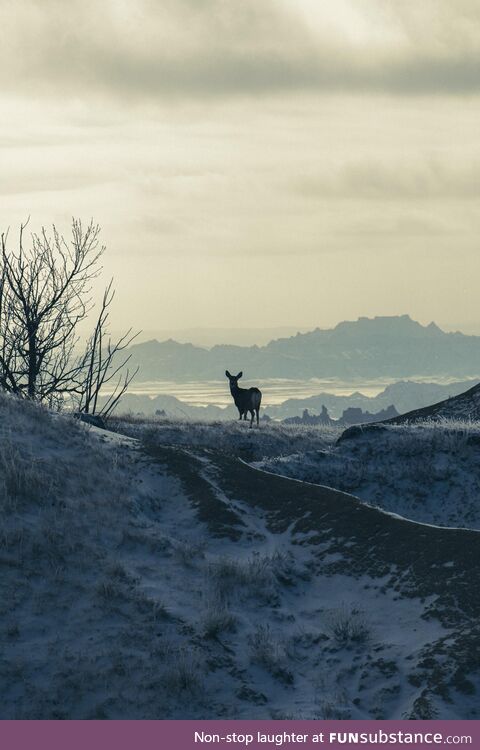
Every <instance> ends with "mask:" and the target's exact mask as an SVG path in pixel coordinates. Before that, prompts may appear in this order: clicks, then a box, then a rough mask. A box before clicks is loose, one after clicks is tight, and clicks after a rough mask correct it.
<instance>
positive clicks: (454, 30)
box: [0, 0, 480, 343]
mask: <svg viewBox="0 0 480 750" xmlns="http://www.w3.org/2000/svg"><path fill="white" fill-rule="evenodd" d="M2 27H3V30H4V38H5V44H4V45H2V48H1V50H0V62H1V66H0V80H1V83H2V92H1V95H0V96H1V102H2V113H3V117H2V122H1V123H0V147H1V150H2V185H1V192H2V208H3V211H2V227H1V230H2V231H4V230H5V229H6V228H7V226H10V227H11V233H10V241H11V242H12V243H13V238H14V235H15V230H16V227H18V225H19V223H20V222H21V221H22V220H25V219H26V218H27V216H29V215H30V216H31V220H30V225H29V226H30V228H31V229H32V230H36V229H39V228H40V227H41V226H42V225H47V226H48V225H50V224H52V223H55V224H57V225H58V227H59V228H60V230H61V231H62V232H64V233H65V234H68V231H69V222H70V217H71V216H72V215H73V216H79V217H81V218H83V219H84V220H86V221H87V220H88V219H89V218H90V217H94V219H95V220H96V221H98V222H99V223H100V224H101V226H102V228H103V229H102V241H103V242H104V243H105V244H106V245H107V253H106V255H105V258H104V266H105V269H104V276H103V279H104V281H106V280H107V279H108V278H109V277H110V276H111V275H114V276H115V283H116V287H117V296H116V299H115V303H114V307H113V309H112V325H113V327H114V328H115V329H119V328H123V327H129V326H133V327H134V328H140V329H143V330H160V331H184V330H185V329H187V330H191V329H192V328H201V329H204V330H206V329H211V328H217V329H218V328H222V329H223V330H228V329H230V330H233V329H234V328H242V329H250V331H251V332H252V334H251V335H253V336H260V338H261V336H262V335H263V334H261V333H258V330H257V333H255V332H254V329H255V330H256V329H260V331H262V330H263V331H265V329H277V328H287V329H288V328H292V327H293V328H294V327H295V326H296V325H298V323H302V322H303V321H306V324H305V325H301V326H300V329H304V330H311V329H312V328H315V327H317V326H318V327H321V328H329V327H332V326H333V325H335V324H336V323H338V322H339V321H341V320H355V319H356V318H358V317H359V316H368V317H374V316H375V315H397V314H404V313H405V312H408V313H409V314H410V315H411V317H412V318H414V319H415V320H418V321H420V322H422V324H427V323H428V322H430V321H432V320H434V321H435V322H436V323H437V324H438V325H439V326H440V327H442V328H444V329H445V330H457V329H459V330H462V331H463V332H470V333H473V332H480V312H479V311H477V309H476V308H475V306H474V305H473V304H472V302H473V300H474V299H476V297H477V286H478V279H479V277H480V259H479V253H478V237H479V234H480V233H479V225H480V215H479V212H478V205H477V204H478V197H479V185H480V180H479V174H480V141H479V139H478V122H479V118H480V97H479V94H480V77H479V76H478V70H479V65H480V7H479V5H478V3H476V2H475V0H455V1H454V0H424V2H423V3H421V4H420V3H418V2H416V1H414V0H404V2H401V3H385V2H382V1H381V0H362V2H360V1H359V0H338V1H337V2H336V3H322V4H320V3H318V2H314V0H276V1H275V2H274V1H273V0H261V1H259V0H242V2H238V3H234V2H224V1H222V0H204V2H201V3H200V2H198V1H194V0H166V2H164V3H161V4H159V3H156V2H154V1H153V0H107V1H106V2H104V3H101V4H99V3H93V0H82V2H80V0H69V2H68V3H61V2H59V1H58V0H44V2H42V3H41V4H39V3H37V2H34V0H21V2H18V3H9V4H4V7H3V8H2ZM97 291H98V290H97ZM291 321H293V326H292V324H291ZM457 321H459V322H457ZM202 335H205V333H204V334H202ZM238 335H239V334H238ZM242 335H243V334H242ZM249 335H250V334H249ZM259 340H260V339H259ZM252 343H256V341H253V342H252Z"/></svg>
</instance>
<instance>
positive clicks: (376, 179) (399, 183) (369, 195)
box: [290, 157, 480, 201]
mask: <svg viewBox="0 0 480 750" xmlns="http://www.w3.org/2000/svg"><path fill="white" fill-rule="evenodd" d="M290 187H293V190H294V191H295V192H297V193H299V194H300V195H302V196H304V197H311V198H315V199H316V198H319V197H328V198H338V199H340V198H347V199H352V198H354V199H358V200H382V201H391V200H394V201H398V200H403V201H405V200H407V201H422V200H432V199H433V200H438V199H457V200H462V201H463V200H469V199H474V200H475V199H478V198H479V196H480V162H474V163H473V164H472V163H470V164H450V163H448V162H447V163H445V162H439V161H436V160H433V159H423V160H421V161H420V162H418V160H417V162H416V163H412V162H410V163H408V162H407V163H405V162H400V161H395V160H392V158H391V157H390V159H389V161H388V162H387V163H385V162H379V161H374V160H370V161H352V162H350V163H348V164H346V165H344V166H340V167H339V168H338V169H337V170H336V172H335V173H334V174H325V173H323V172H322V173H320V174H319V173H315V172H312V171H310V172H309V173H308V174H304V175H301V176H298V177H293V178H292V179H291V183H290Z"/></svg>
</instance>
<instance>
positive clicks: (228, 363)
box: [129, 315, 480, 382]
mask: <svg viewBox="0 0 480 750" xmlns="http://www.w3.org/2000/svg"><path fill="white" fill-rule="evenodd" d="M129 353H130V354H131V355H132V360H131V363H132V364H133V365H135V366H136V365H138V366H139V368H140V371H139V375H138V380H142V381H146V380H175V381H177V382H182V381H192V380H197V381H201V380H218V379H220V378H222V377H223V374H224V372H225V369H229V370H231V371H232V372H234V371H239V370H243V372H244V373H245V375H246V377H248V378H249V379H255V380H259V379H261V378H293V379H295V378H298V379H307V378H325V377H338V378H339V379H342V380H359V379H362V378H377V377H378V378H381V377H393V378H399V379H401V378H412V377H415V376H417V377H418V376H423V377H424V376H428V377H441V376H443V377H444V376H451V377H477V376H479V375H480V336H466V335H464V334H463V333H459V332H456V333H446V332H445V331H442V330H441V329H440V328H439V327H438V326H437V325H436V324H435V323H430V325H428V326H422V325H421V324H420V323H417V322H416V321H414V320H412V319H411V318H410V316H408V315H401V316H393V317H376V318H359V319H358V320H357V321H354V322H347V321H345V322H343V323H339V324H338V325H337V326H335V328H332V329H328V330H321V329H319V328H316V329H315V330H314V331H311V332H309V333H297V334H296V335H295V336H291V337H289V338H280V339H276V340H274V341H271V342H270V343H269V344H267V345H265V346H233V345H224V344H221V345H217V346H213V347H212V348H211V349H207V348H203V347H199V346H194V345H193V344H180V343H178V342H176V341H173V340H172V339H169V340H168V341H163V342H159V341H156V340H152V341H146V342H144V343H140V344H136V345H133V346H132V347H131V348H130V349H129Z"/></svg>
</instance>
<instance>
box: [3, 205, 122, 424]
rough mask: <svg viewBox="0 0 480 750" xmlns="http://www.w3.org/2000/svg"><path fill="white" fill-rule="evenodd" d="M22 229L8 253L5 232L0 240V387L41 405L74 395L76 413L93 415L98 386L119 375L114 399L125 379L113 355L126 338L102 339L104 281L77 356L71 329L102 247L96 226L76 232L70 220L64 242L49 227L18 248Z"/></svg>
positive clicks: (78, 226) (87, 304) (85, 303)
mask: <svg viewBox="0 0 480 750" xmlns="http://www.w3.org/2000/svg"><path fill="white" fill-rule="evenodd" d="M27 223H28V222H27ZM26 225H27V224H22V225H21V228H20V235H19V242H18V250H17V251H10V250H9V249H8V244H7V242H8V233H7V234H2V235H1V256H0V387H1V388H3V389H4V390H8V391H10V392H12V393H16V394H18V395H20V396H24V397H28V398H30V399H34V400H38V401H47V402H49V403H52V402H54V401H58V400H62V399H64V398H68V397H70V398H75V399H76V400H77V401H79V402H80V403H81V408H83V409H84V410H86V411H93V412H95V410H96V407H97V403H98V397H99V393H100V389H101V388H102V387H105V386H106V385H107V383H109V382H110V381H111V380H112V378H114V377H120V380H119V384H118V387H117V389H116V390H115V391H114V393H115V396H114V398H115V397H116V394H118V392H119V390H122V388H123V391H122V393H123V392H124V391H125V390H126V388H127V387H128V385H129V383H130V381H131V378H132V377H133V375H132V376H130V374H129V373H128V372H127V373H125V371H124V367H125V365H126V363H127V361H128V359H129V358H127V359H126V360H125V359H124V360H118V356H117V355H118V354H119V353H120V352H121V351H123V349H125V348H126V347H127V346H128V344H129V343H131V341H132V340H133V338H134V336H132V335H131V331H128V332H127V334H125V336H124V337H122V338H121V339H120V340H119V341H118V342H116V343H115V344H112V343H111V341H110V340H108V341H105V339H106V333H105V325H106V322H107V319H108V307H109V305H110V303H111V301H112V299H113V296H114V292H113V289H112V282H110V284H109V285H108V287H107V289H106V291H105V295H104V298H103V304H102V307H101V311H100V314H99V317H98V319H97V323H96V326H95V329H94V333H93V335H92V337H91V339H90V340H89V342H88V344H87V349H86V352H85V354H84V355H83V356H80V357H78V354H77V347H78V344H79V337H78V334H77V330H78V325H79V323H81V322H82V321H84V319H85V318H86V317H87V315H88V313H89V312H90V311H91V309H92V300H91V289H92V282H93V280H94V279H95V278H96V277H97V276H98V274H99V273H100V271H101V265H100V258H101V256H102V254H103V252H104V250H105V248H104V246H102V245H100V243H99V233H100V228H99V226H98V225H97V224H94V223H93V221H91V222H90V223H89V224H88V225H87V226H86V227H83V225H82V223H81V221H79V220H76V219H74V220H73V222H72V236H71V240H70V242H69V243H67V242H66V240H65V239H64V238H63V237H62V235H60V234H59V232H58V231H57V229H56V228H55V226H54V227H53V231H52V234H51V235H48V234H47V232H46V230H45V229H42V231H41V233H40V234H32V235H31V246H30V247H29V249H25V247H24V234H25V228H26ZM117 401H118V399H117ZM117 401H115V403H117ZM110 411H111V409H110Z"/></svg>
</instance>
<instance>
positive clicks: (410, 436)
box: [255, 420, 480, 529]
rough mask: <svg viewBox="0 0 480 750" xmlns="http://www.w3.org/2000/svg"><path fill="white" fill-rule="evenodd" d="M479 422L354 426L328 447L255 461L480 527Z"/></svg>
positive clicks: (417, 513) (414, 514) (404, 509)
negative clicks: (351, 432)
mask: <svg viewBox="0 0 480 750" xmlns="http://www.w3.org/2000/svg"><path fill="white" fill-rule="evenodd" d="M479 446H480V422H470V421H458V420H442V421H440V422H432V421H429V422H420V423H417V424H412V425H385V426H383V427H382V428H380V429H373V430H372V429H371V430H366V431H364V432H360V431H358V432H356V434H354V435H353V436H352V437H351V438H349V439H345V440H340V441H339V442H338V444H336V445H331V446H329V447H328V448H327V449H326V450H321V449H320V450H318V449H317V448H314V449H308V450H304V451H292V452H291V454H290V455H281V456H269V457H266V458H265V459H263V460H262V461H259V462H256V463H255V465H256V466H257V467H259V468H263V469H265V470H267V471H271V472H273V473H277V474H281V475H284V476H288V477H292V478H295V479H301V480H303V481H306V482H313V483H315V484H322V485H327V486H330V487H336V488H338V489H341V490H343V491H345V492H351V493H352V494H354V495H356V496H357V497H359V498H360V499H361V500H364V501H365V502H367V503H370V504H373V505H376V506H378V507H380V508H383V509H385V510H388V511H391V512H393V513H398V514H399V515H401V516H404V517H406V518H410V519H413V520H416V521H420V522H423V523H433V524H439V525H441V526H456V527H462V528H473V529H480V453H479Z"/></svg>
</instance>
